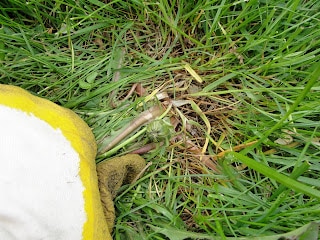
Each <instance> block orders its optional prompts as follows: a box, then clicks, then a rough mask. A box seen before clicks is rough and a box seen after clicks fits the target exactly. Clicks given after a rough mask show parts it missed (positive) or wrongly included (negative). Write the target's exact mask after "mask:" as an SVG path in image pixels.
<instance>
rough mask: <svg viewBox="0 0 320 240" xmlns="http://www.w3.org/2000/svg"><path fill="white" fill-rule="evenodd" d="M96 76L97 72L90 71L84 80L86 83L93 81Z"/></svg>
mask: <svg viewBox="0 0 320 240" xmlns="http://www.w3.org/2000/svg"><path fill="white" fill-rule="evenodd" d="M97 76H98V73H97V72H92V73H90V74H89V75H88V76H87V78H86V81H87V82H88V83H93V82H94V80H95V79H96V77H97Z"/></svg>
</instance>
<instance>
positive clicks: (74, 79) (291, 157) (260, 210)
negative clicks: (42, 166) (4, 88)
mask: <svg viewBox="0 0 320 240" xmlns="http://www.w3.org/2000/svg"><path fill="white" fill-rule="evenodd" d="M0 6H1V9H0V11H1V15H0V24H1V31H0V60H1V66H0V71H1V76H0V82H1V83H6V84H14V85H18V86H21V87H23V88H25V89H28V90H30V91H32V92H34V93H35V94H38V95H40V96H42V97H45V98H48V99H50V100H52V101H55V102H58V103H59V104H61V105H63V106H65V107H68V108H71V109H73V110H74V111H75V112H77V113H78V114H79V115H80V116H82V117H83V118H84V119H85V120H86V121H87V122H88V123H89V125H90V126H91V127H92V128H93V131H94V134H95V136H96V139H97V141H98V143H99V147H100V149H103V147H104V145H105V144H106V139H107V137H108V136H111V137H114V136H117V134H119V131H121V129H123V127H124V126H126V125H127V124H129V123H130V122H132V121H134V119H136V118H137V117H138V116H139V114H140V113H141V112H143V111H146V110H148V109H150V108H151V107H152V106H162V107H163V108H164V111H165V110H167V111H166V112H165V113H166V114H165V116H166V117H167V118H168V119H170V122H171V124H172V126H173V132H172V134H170V137H168V139H166V140H167V142H166V143H165V144H155V146H156V149H154V150H152V151H150V152H148V153H145V154H144V157H145V158H146V159H147V161H148V162H149V163H152V165H151V166H150V167H149V168H148V170H147V172H146V173H145V175H144V176H143V177H142V178H141V179H140V180H138V181H137V182H136V183H135V184H134V185H132V186H125V187H124V188H123V189H122V191H121V192H120V193H119V195H118V197H117V198H116V199H115V203H116V207H117V211H118V212H117V215H118V218H117V222H116V226H115V230H114V238H115V239H196V238H203V239H217V238H221V239H225V238H226V237H248V238H249V239H252V237H255V236H256V237H262V236H272V235H273V236H276V234H283V233H285V232H289V231H292V230H294V229H297V228H299V227H301V226H303V225H305V224H307V223H310V222H313V221H316V220H318V215H319V210H318V209H320V208H319V207H320V204H319V203H320V202H319V195H318V194H319V188H320V183H319V180H318V175H319V170H320V166H319V162H320V161H319V160H320V159H319V153H320V151H319V146H320V144H319V137H320V134H319V121H318V119H319V115H320V107H319V100H318V95H319V90H320V85H319V70H318V69H320V62H319V60H320V57H319V51H320V50H319V44H320V30H319V27H318V26H319V24H320V15H319V9H320V3H318V2H317V1H316V0H313V1H289V2H287V1H226V0H223V1H184V0H181V1H166V0H160V1H158V2H153V1H140V0H138V1H133V2H127V1H110V2H108V3H104V2H102V1H89V2H87V1H83V0H80V1H77V2H75V1H67V0H63V1H60V2H52V1H41V2H37V1H30V2H27V4H25V2H23V1H21V0H16V1H12V0H6V1H3V2H2V3H0ZM135 84H137V85H135ZM133 86H139V89H140V90H139V89H138V88H133ZM131 89H135V91H134V92H133V93H132V91H130V90H131ZM130 92H131V93H130ZM157 94H158V95H157ZM161 94H162V95H163V96H165V97H164V98H163V99H161V100H159V99H157V98H156V97H155V96H159V95H161ZM163 127H165V126H163ZM171 135H172V136H171ZM129 137H130V138H127V139H129V140H127V141H125V142H124V143H125V144H123V145H121V146H122V148H121V149H119V150H118V151H117V152H116V153H115V152H112V154H118V155H121V154H125V153H127V152H130V151H132V150H134V149H138V148H141V147H143V146H144V145H146V144H148V143H150V141H151V139H152V138H151V137H150V136H148V133H147V131H146V126H141V127H140V128H138V129H137V130H136V132H134V133H132V134H131V135H130V136H129ZM232 150H234V151H240V153H238V154H237V153H235V154H233V153H232ZM228 152H231V153H228ZM108 156H109V155H108ZM104 157H105V155H103V154H101V155H100V156H98V158H97V161H102V160H104ZM269 170H270V171H269ZM296 181H299V184H300V185H299V184H297V185H296V183H297V182H296ZM301 184H303V185H301ZM299 186H300V187H299ZM305 186H306V187H305ZM305 239H307V238H305Z"/></svg>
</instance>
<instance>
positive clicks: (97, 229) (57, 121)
mask: <svg viewBox="0 0 320 240" xmlns="http://www.w3.org/2000/svg"><path fill="white" fill-rule="evenodd" d="M0 104H3V105H6V106H9V107H12V108H15V109H19V110H22V111H24V112H27V113H30V114H33V115H34V116H36V117H38V118H40V119H42V120H44V121H45V122H47V123H48V124H50V125H51V126H52V127H53V128H55V129H60V130H61V132H62V134H63V135H64V136H65V137H66V138H67V139H68V140H69V141H70V143H71V145H72V147H73V148H74V149H75V150H76V151H77V152H78V153H79V157H80V159H81V161H80V170H79V175H80V178H81V181H82V182H83V185H84V187H85V190H84V192H83V197H84V199H85V206H84V207H85V211H86V214H87V222H86V223H85V224H84V226H83V233H82V235H83V239H85V240H92V239H95V240H100V239H101V240H102V239H103V240H109V239H110V240H111V236H110V233H109V230H108V226H107V223H106V221H105V218H104V214H103V209H102V205H101V202H100V194H99V190H98V186H97V182H98V179H97V175H96V165H95V162H94V159H95V156H96V151H97V146H96V142H95V139H94V136H93V134H92V132H91V130H90V128H89V127H88V125H87V124H86V123H85V122H84V121H83V120H82V119H81V118H80V117H79V116H77V115H76V114H75V113H74V112H72V111H70V110H68V109H65V108H63V107H61V106H58V105H56V104H54V103H53V102H50V101H48V100H45V99H42V98H39V97H36V96H34V95H32V94H30V93H28V92H27V91H25V90H23V89H21V88H19V87H15V86H9V85H2V84H0ZM91 161H93V162H91Z"/></svg>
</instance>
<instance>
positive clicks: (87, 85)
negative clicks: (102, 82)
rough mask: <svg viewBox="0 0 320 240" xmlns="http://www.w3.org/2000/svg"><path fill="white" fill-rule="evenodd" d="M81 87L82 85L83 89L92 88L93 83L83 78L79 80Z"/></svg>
mask: <svg viewBox="0 0 320 240" xmlns="http://www.w3.org/2000/svg"><path fill="white" fill-rule="evenodd" d="M79 87H81V88H82V89H85V90H87V89H90V88H92V84H91V83H88V82H86V81H85V80H83V79H80V81H79Z"/></svg>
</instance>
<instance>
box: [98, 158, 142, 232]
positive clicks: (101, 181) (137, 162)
mask: <svg viewBox="0 0 320 240" xmlns="http://www.w3.org/2000/svg"><path fill="white" fill-rule="evenodd" d="M144 167H145V160H144V159H143V158H142V157H140V156H139V155H138V154H127V155H124V156H121V157H115V158H112V159H110V160H107V161H103V162H101V163H98V164H97V174H98V185H99V190H100V197H101V202H102V206H103V210H104V214H105V217H106V220H107V223H108V226H109V230H110V232H111V231H112V228H113V225H114V220H115V209H114V204H113V199H114V198H115V197H116V194H117V191H118V190H119V188H120V187H121V186H122V185H124V184H129V183H131V182H132V181H133V180H134V179H135V177H136V176H137V175H138V174H139V173H140V172H141V171H142V170H143V168H144Z"/></svg>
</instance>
